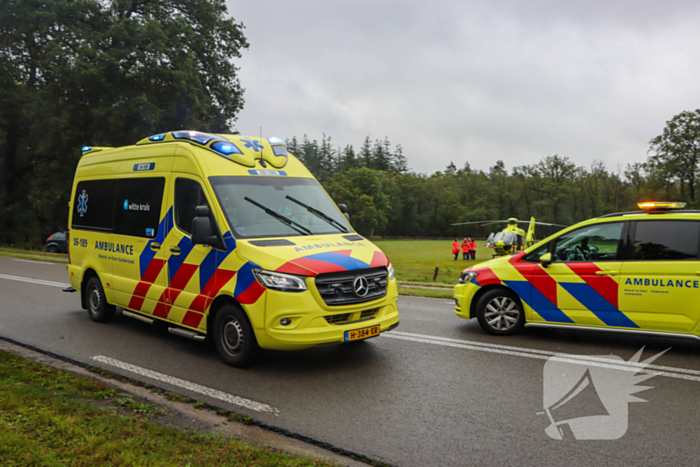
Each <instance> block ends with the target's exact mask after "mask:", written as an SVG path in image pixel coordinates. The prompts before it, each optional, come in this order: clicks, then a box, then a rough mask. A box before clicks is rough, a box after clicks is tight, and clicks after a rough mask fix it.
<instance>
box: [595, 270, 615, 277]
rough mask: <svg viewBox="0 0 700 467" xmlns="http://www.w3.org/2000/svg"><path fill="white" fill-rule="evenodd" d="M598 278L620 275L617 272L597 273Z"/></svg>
mask: <svg viewBox="0 0 700 467" xmlns="http://www.w3.org/2000/svg"><path fill="white" fill-rule="evenodd" d="M595 273H596V275H597V276H617V275H618V274H619V273H618V272H617V271H596V272H595Z"/></svg>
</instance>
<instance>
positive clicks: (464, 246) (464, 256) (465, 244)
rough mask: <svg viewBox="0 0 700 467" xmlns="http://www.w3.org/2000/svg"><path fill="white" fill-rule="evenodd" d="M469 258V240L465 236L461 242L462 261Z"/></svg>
mask: <svg viewBox="0 0 700 467" xmlns="http://www.w3.org/2000/svg"><path fill="white" fill-rule="evenodd" d="M468 259H469V242H468V241H467V239H466V238H465V239H464V241H463V242H462V261H466V260H468Z"/></svg>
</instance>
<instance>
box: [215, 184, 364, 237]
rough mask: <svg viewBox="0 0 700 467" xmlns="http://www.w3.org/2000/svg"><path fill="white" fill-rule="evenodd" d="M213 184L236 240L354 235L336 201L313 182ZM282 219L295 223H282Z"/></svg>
mask: <svg viewBox="0 0 700 467" xmlns="http://www.w3.org/2000/svg"><path fill="white" fill-rule="evenodd" d="M209 181H210V182H211V184H212V186H213V187H214V192H215V193H216V197H217V199H218V200H219V205H220V206H221V207H222V208H223V210H224V212H225V214H226V218H227V220H228V223H229V225H230V227H231V231H232V232H233V234H234V236H235V237H238V238H259V237H291V236H297V235H308V234H307V233H306V232H307V231H308V232H310V234H313V235H318V234H337V233H346V232H351V231H352V228H351V227H350V226H349V225H348V222H347V220H346V219H345V217H344V216H343V215H342V214H341V213H340V212H339V211H338V208H337V207H336V205H335V203H334V202H333V200H331V198H330V197H329V196H328V194H327V193H326V191H325V190H324V189H323V187H322V186H321V185H320V184H319V183H318V182H317V181H316V180H314V179H313V178H292V177H265V176H250V177H210V179H209ZM246 198H247V199H246ZM249 200H252V201H253V202H251V201H249ZM304 205H305V206H304ZM267 210H269V211H272V213H270V212H266V211H267ZM314 211H316V212H314ZM319 213H320V214H319ZM275 214H278V215H279V216H276V215H275ZM324 216H325V217H324ZM280 217H283V218H286V219H288V220H289V221H291V222H286V221H284V222H280Z"/></svg>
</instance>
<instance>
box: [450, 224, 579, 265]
mask: <svg viewBox="0 0 700 467" xmlns="http://www.w3.org/2000/svg"><path fill="white" fill-rule="evenodd" d="M503 222H505V223H506V224H507V225H506V228H505V229H503V230H501V231H500V232H492V233H491V234H490V235H489V236H488V238H487V239H486V243H485V244H484V246H486V247H488V248H493V251H494V254H493V256H494V257H496V256H506V255H512V254H514V253H517V252H519V251H522V250H524V249H525V248H528V247H530V246H532V245H534V244H535V242H537V240H536V239H535V225H547V226H553V227H568V225H562V224H550V223H547V222H535V218H534V217H531V218H530V221H529V224H530V225H529V226H528V228H527V232H526V231H525V230H523V229H521V228H520V227H518V224H527V223H528V221H520V220H518V219H516V218H515V217H511V218H510V219H505V220H492V221H473V222H459V223H457V224H451V225H469V224H481V227H483V226H485V225H491V224H500V223H503Z"/></svg>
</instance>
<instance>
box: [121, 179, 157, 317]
mask: <svg viewBox="0 0 700 467" xmlns="http://www.w3.org/2000/svg"><path fill="white" fill-rule="evenodd" d="M166 177H167V176H166V175H165V174H152V175H150V176H146V177H130V178H120V179H118V180H117V187H116V201H115V209H114V210H115V213H114V234H115V235H114V236H113V239H114V244H113V245H112V250H113V252H112V254H111V257H112V261H111V262H112V268H113V275H114V276H113V277H114V289H115V292H116V294H115V296H116V297H117V300H116V301H117V303H116V304H117V305H119V306H121V307H124V308H128V309H130V310H134V311H140V312H143V313H147V314H152V313H153V312H154V310H155V308H156V306H157V303H158V302H159V301H160V300H161V297H162V296H163V292H164V291H165V273H164V272H163V266H164V264H165V258H164V256H163V253H162V251H161V246H162V244H163V242H164V239H165V238H166V236H167V234H168V231H169V230H170V225H169V224H170V221H169V219H168V217H169V216H168V204H167V203H166V202H165V200H164V197H165V185H166Z"/></svg>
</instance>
